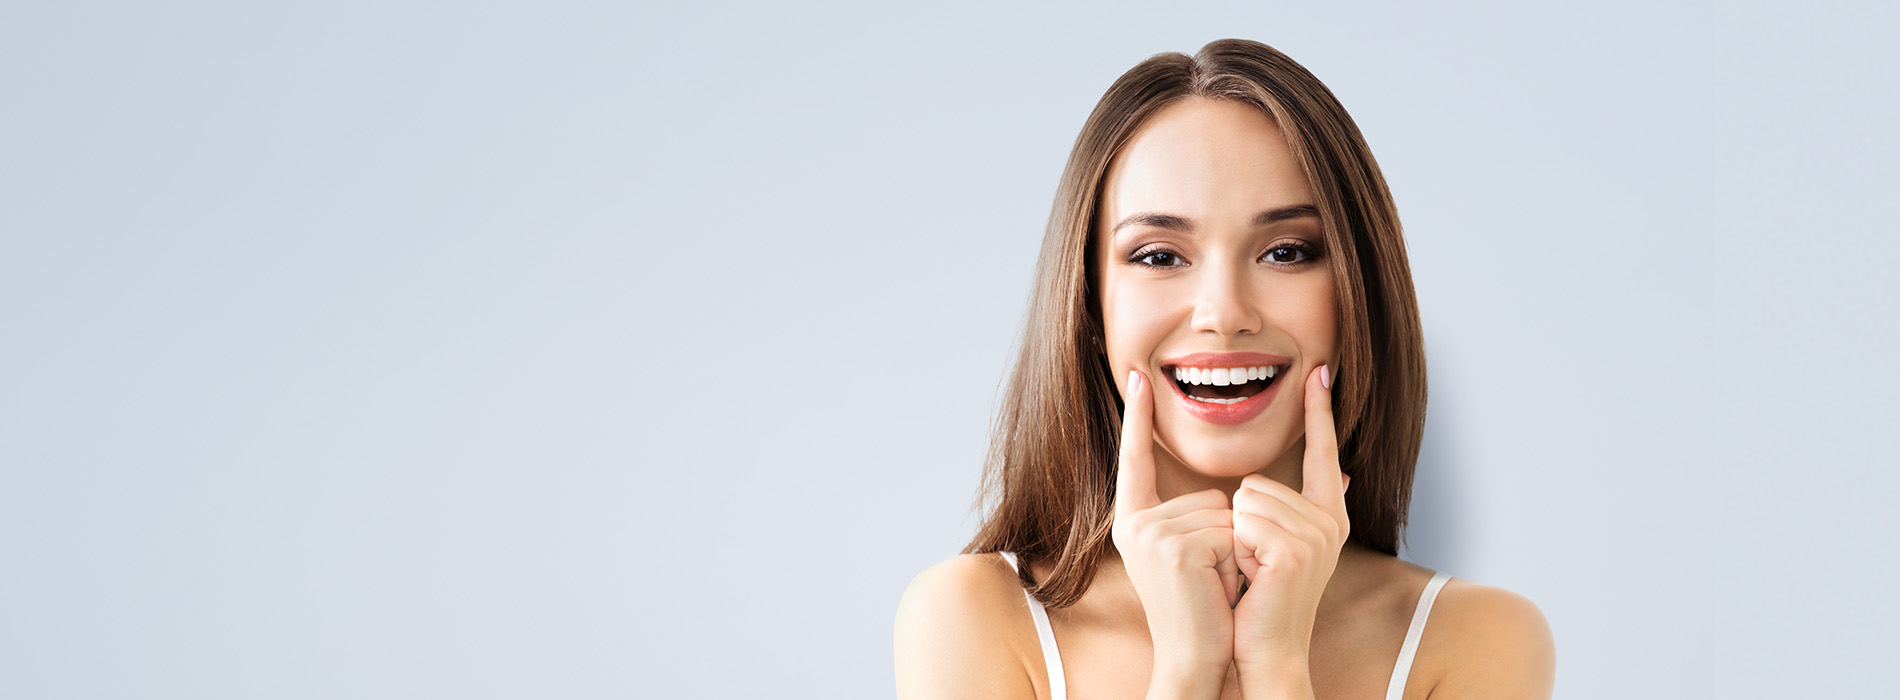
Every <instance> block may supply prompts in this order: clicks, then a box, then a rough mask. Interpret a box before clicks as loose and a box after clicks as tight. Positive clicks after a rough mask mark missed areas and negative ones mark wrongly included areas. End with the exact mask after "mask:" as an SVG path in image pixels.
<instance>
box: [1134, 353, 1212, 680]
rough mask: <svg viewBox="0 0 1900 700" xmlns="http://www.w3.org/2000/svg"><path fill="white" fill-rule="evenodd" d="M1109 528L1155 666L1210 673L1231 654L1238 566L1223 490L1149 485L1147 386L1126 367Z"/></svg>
mask: <svg viewBox="0 0 1900 700" xmlns="http://www.w3.org/2000/svg"><path fill="white" fill-rule="evenodd" d="M1124 398H1125V401H1124V405H1125V406H1126V408H1125V409H1124V411H1123V413H1122V434H1121V456H1120V464H1119V466H1118V467H1117V469H1116V475H1115V525H1114V530H1113V531H1112V533H1111V536H1112V537H1113V539H1114V542H1115V549H1116V550H1118V551H1120V552H1121V557H1122V564H1123V565H1124V566H1125V567H1126V568H1127V569H1128V578H1129V579H1130V580H1131V581H1132V582H1133V583H1134V586H1135V594H1136V595H1137V596H1138V597H1139V598H1140V599H1141V607H1142V609H1143V611H1144V612H1145V613H1146V614H1147V616H1148V632H1149V634H1150V635H1151V636H1152V637H1153V639H1154V648H1155V668H1156V670H1157V673H1160V672H1162V671H1163V670H1166V671H1169V672H1187V673H1192V674H1196V675H1206V674H1212V675H1213V680H1216V681H1218V680H1219V679H1220V678H1221V674H1223V673H1225V672H1226V670H1227V669H1228V667H1229V666H1230V665H1232V662H1233V653H1234V611H1233V605H1234V601H1235V599H1236V597H1237V596H1238V595H1239V591H1240V568H1239V563H1238V562H1237V561H1236V560H1235V558H1234V543H1235V538H1234V528H1233V524H1234V514H1233V511H1232V510H1231V509H1229V508H1228V507H1227V494H1226V493H1225V492H1223V491H1221V490H1220V489H1208V490H1206V491H1197V492H1194V493H1189V494H1184V495H1181V496H1176V497H1175V498H1173V499H1170V500H1169V501H1168V502H1166V503H1163V502H1161V497H1160V495H1159V494H1158V493H1157V492H1156V491H1155V462H1154V391H1153V389H1152V388H1151V385H1150V383H1149V381H1148V377H1147V376H1145V375H1143V374H1142V373H1141V372H1140V371H1139V370H1136V371H1131V372H1129V376H1128V391H1127V393H1126V395H1125V397H1124Z"/></svg>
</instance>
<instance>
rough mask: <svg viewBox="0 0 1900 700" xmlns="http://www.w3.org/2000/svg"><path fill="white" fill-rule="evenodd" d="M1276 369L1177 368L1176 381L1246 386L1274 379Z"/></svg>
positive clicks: (1266, 367) (1267, 367) (1175, 370)
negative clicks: (1255, 381) (1259, 380)
mask: <svg viewBox="0 0 1900 700" xmlns="http://www.w3.org/2000/svg"><path fill="white" fill-rule="evenodd" d="M1273 371H1274V368H1273V367H1272V366H1271V365H1269V366H1265V367H1211V368H1203V367H1176V368H1174V379H1175V381H1179V382H1186V383H1188V384H1212V385H1214V386H1229V385H1233V384H1246V383H1247V382H1250V381H1253V380H1255V379H1272V378H1273Z"/></svg>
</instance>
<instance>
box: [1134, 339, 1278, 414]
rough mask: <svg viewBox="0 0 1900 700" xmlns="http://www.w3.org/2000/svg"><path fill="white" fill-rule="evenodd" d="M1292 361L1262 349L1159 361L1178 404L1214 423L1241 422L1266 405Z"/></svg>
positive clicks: (1204, 354) (1260, 410)
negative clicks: (1257, 351)
mask: <svg viewBox="0 0 1900 700" xmlns="http://www.w3.org/2000/svg"><path fill="white" fill-rule="evenodd" d="M1291 367H1292V361H1291V360H1289V359H1288V358H1284V357H1280V356H1277V355H1264V354H1261V353H1252V352H1245V353H1194V354H1192V355H1185V356H1182V357H1176V358H1170V359H1168V360H1165V361H1163V362H1162V364H1161V371H1162V372H1163V376H1170V377H1173V379H1174V381H1173V382H1170V384H1171V385H1173V387H1174V391H1173V392H1172V393H1173V394H1174V395H1175V397H1177V398H1178V399H1179V400H1180V403H1181V407H1182V408H1183V409H1186V410H1187V412H1188V413H1189V414H1191V415H1193V416H1194V417H1196V418H1199V419H1201V420H1203V421H1207V422H1209V423H1213V424H1215V425H1240V424H1242V423H1245V422H1247V421H1249V420H1252V419H1253V418H1254V417H1255V416H1258V415H1260V413H1261V412H1263V411H1265V410H1266V409H1267V406H1268V405H1269V404H1271V403H1272V402H1273V397H1274V396H1275V395H1276V394H1278V393H1279V392H1277V391H1275V389H1277V388H1279V382H1278V381H1276V380H1277V379H1278V378H1280V377H1281V376H1284V375H1285V374H1286V373H1287V371H1288V370H1289V369H1291Z"/></svg>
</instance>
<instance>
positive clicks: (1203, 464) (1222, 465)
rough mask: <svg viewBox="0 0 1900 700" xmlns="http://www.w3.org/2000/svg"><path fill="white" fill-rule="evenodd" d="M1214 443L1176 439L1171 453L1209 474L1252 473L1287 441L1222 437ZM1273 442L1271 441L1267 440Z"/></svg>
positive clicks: (1238, 474) (1188, 466)
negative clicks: (1224, 438)
mask: <svg viewBox="0 0 1900 700" xmlns="http://www.w3.org/2000/svg"><path fill="white" fill-rule="evenodd" d="M1221 442H1222V443H1226V444H1216V443H1213V442H1210V441H1206V440H1189V441H1185V442H1177V443H1175V444H1176V445H1179V447H1177V448H1175V449H1173V450H1172V452H1173V453H1174V456H1175V457H1176V458H1178V459H1180V460H1181V463H1182V464H1183V465H1185V466H1187V468H1189V469H1192V470H1194V471H1196V472H1199V473H1201V474H1204V475H1207V476H1212V477H1223V478H1234V479H1238V478H1240V477H1243V476H1246V475H1248V474H1252V473H1254V472H1257V471H1260V470H1261V469H1265V468H1266V466H1267V465H1269V464H1272V463H1273V460H1274V458H1275V457H1277V456H1279V454H1280V453H1281V452H1284V451H1286V445H1285V444H1283V443H1277V442H1272V441H1267V440H1248V441H1244V442H1242V441H1233V440H1225V441H1221ZM1270 442H1272V444H1269V443H1270Z"/></svg>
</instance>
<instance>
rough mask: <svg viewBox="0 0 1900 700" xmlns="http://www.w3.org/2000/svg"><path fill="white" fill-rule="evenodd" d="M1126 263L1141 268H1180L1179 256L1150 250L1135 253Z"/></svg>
mask: <svg viewBox="0 0 1900 700" xmlns="http://www.w3.org/2000/svg"><path fill="white" fill-rule="evenodd" d="M1128 262H1130V263H1133V264H1136V265H1140V266H1142V267H1180V266H1181V265H1182V264H1183V263H1182V262H1181V256H1179V255H1175V254H1174V253H1171V252H1168V251H1165V250H1152V251H1147V252H1138V253H1135V254H1134V255H1133V256H1131V257H1130V258H1129V259H1128Z"/></svg>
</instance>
